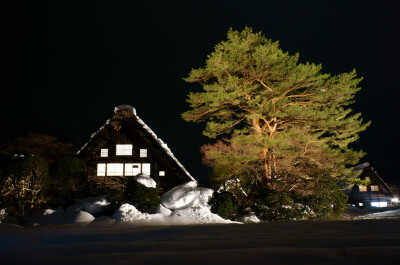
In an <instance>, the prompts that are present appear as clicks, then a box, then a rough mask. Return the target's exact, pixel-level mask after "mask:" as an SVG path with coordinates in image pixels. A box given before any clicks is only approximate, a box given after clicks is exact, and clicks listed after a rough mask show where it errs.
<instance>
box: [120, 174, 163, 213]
mask: <svg viewBox="0 0 400 265" xmlns="http://www.w3.org/2000/svg"><path fill="white" fill-rule="evenodd" d="M158 193H159V192H158V188H148V187H146V186H144V185H143V184H141V183H138V182H137V181H136V180H135V179H134V178H133V177H128V178H127V181H126V189H125V191H124V202H125V203H129V204H132V205H133V206H135V207H136V209H138V210H139V211H141V212H144V213H152V212H154V211H155V209H156V208H157V206H158V205H159V204H160V197H159V196H158Z"/></svg>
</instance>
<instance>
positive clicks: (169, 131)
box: [0, 0, 400, 184]
mask: <svg viewBox="0 0 400 265" xmlns="http://www.w3.org/2000/svg"><path fill="white" fill-rule="evenodd" d="M394 3H395V1H365V0H364V1H329V3H328V1H262V0H260V1H248V0H247V1H233V0H231V1H216V0H215V1H182V2H179V1H159V2H157V1H146V2H145V1H26V2H23V1H12V2H11V3H9V4H8V5H4V4H1V6H0V10H1V11H0V12H1V14H0V15H1V26H0V27H1V39H0V40H1V42H0V43H1V46H0V51H1V52H0V54H1V58H0V59H1V63H0V67H1V68H0V71H1V74H0V77H1V79H0V82H1V83H0V84H1V94H0V111H1V114H2V115H1V117H2V118H1V130H0V140H1V141H6V140H9V139H12V138H14V137H17V136H21V135H26V134H27V133H28V132H41V133H48V134H52V135H55V136H57V137H58V138H60V139H61V140H64V141H79V142H81V143H84V142H85V141H86V140H88V139H89V137H90V135H91V133H93V132H94V131H96V130H97V129H98V128H99V127H100V126H101V125H102V124H103V123H104V122H105V120H106V119H107V118H109V117H110V116H111V115H112V113H113V108H114V106H116V105H119V104H129V105H132V106H134V107H135V108H136V110H137V113H138V116H139V117H141V118H142V119H143V120H144V121H145V122H146V123H147V124H148V125H149V127H150V128H152V129H153V130H154V131H155V133H156V134H158V136H159V137H160V138H161V139H163V140H164V141H165V142H166V143H168V145H169V147H170V148H171V149H172V151H173V152H174V154H175V156H177V158H178V159H179V160H180V161H181V162H182V164H183V165H185V167H186V168H187V169H188V170H189V172H191V173H192V175H193V176H194V177H195V178H197V179H198V180H200V181H201V182H206V180H207V178H206V174H207V170H206V169H205V168H204V167H203V166H201V156H200V154H199V151H198V149H199V147H200V146H201V145H202V144H204V143H207V142H209V139H207V138H205V137H204V136H202V134H201V131H202V128H203V127H204V124H191V123H186V122H184V121H183V120H182V119H181V118H180V114H181V113H182V112H184V111H185V110H187V109H188V105H187V103H186V102H185V99H186V95H187V93H188V92H189V91H194V90H196V89H198V88H199V86H198V85H196V84H187V83H185V82H184V81H183V80H182V78H183V77H185V76H187V74H188V73H189V72H190V69H191V68H197V67H201V66H203V65H204V62H205V59H206V56H207V54H210V53H211V52H212V50H213V47H214V46H215V45H216V44H217V43H218V42H220V41H221V40H224V39H225V38H226V32H227V30H228V29H229V28H230V27H232V28H233V29H237V30H242V29H244V27H245V26H250V27H253V29H254V30H255V31H262V32H263V33H264V34H265V35H266V36H267V37H268V38H270V39H272V40H279V41H280V45H281V48H282V49H283V50H285V51H289V52H290V53H295V52H300V60H301V62H306V61H310V62H314V63H321V64H322V65H323V67H324V72H328V73H332V74H339V73H342V72H348V71H351V70H352V69H353V68H356V70H357V72H358V74H359V75H360V76H363V77H364V80H363V81H362V83H361V86H362V87H363V89H362V90H361V91H360V92H359V93H358V94H357V96H356V103H355V104H354V106H353V109H354V110H355V111H356V112H362V113H363V117H364V119H365V120H371V121H372V125H371V126H370V127H369V128H368V130H367V131H366V132H364V133H362V134H361V138H360V140H359V141H358V142H357V143H356V144H354V145H353V146H354V148H356V149H363V150H364V151H366V152H368V155H367V156H366V157H365V158H364V159H363V160H362V162H364V161H369V162H370V163H371V164H372V166H374V167H375V168H376V169H377V170H378V173H380V175H381V176H382V177H384V178H385V179H387V180H389V182H392V183H397V184H400V183H399V178H398V177H397V174H398V171H397V170H396V169H397V164H398V162H397V159H398V147H399V144H398V137H397V135H398V131H397V125H398V123H399V117H398V113H399V111H398V110H397V109H398V106H399V97H398V95H399V92H398V91H399V81H398V77H399V74H398V71H399V67H398V65H399V63H398V62H399V53H398V47H399V41H398V38H397V37H398V31H399V27H398V22H399V16H398V12H397V10H396V8H395V6H394Z"/></svg>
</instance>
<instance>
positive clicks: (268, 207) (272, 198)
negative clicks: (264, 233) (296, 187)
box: [251, 186, 307, 222]
mask: <svg viewBox="0 0 400 265" xmlns="http://www.w3.org/2000/svg"><path fill="white" fill-rule="evenodd" d="M251 197H252V198H251V201H252V202H253V205H251V209H252V210H253V211H254V213H255V215H256V216H257V217H258V218H259V219H260V220H262V221H268V222H270V221H284V220H302V219H305V218H307V214H306V212H305V211H304V207H303V206H302V205H301V204H296V203H295V201H294V199H293V198H292V197H291V196H290V195H289V194H288V193H285V192H279V191H276V190H273V189H269V188H268V187H260V186H255V187H254V188H253V191H252V193H251Z"/></svg>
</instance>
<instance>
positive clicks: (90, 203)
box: [82, 197, 110, 214]
mask: <svg viewBox="0 0 400 265" xmlns="http://www.w3.org/2000/svg"><path fill="white" fill-rule="evenodd" d="M109 204H110V203H109V202H108V201H107V200H106V198H104V197H96V198H87V199H84V200H83V201H82V206H83V209H84V210H85V211H86V212H88V213H90V214H96V213H99V212H101V211H102V210H103V207H104V206H107V205H109Z"/></svg>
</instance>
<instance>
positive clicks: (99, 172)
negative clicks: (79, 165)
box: [96, 163, 107, 177]
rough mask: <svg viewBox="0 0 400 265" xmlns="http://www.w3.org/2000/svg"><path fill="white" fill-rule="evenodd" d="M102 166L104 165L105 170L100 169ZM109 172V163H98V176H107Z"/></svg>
mask: <svg viewBox="0 0 400 265" xmlns="http://www.w3.org/2000/svg"><path fill="white" fill-rule="evenodd" d="M100 166H101V167H102V168H103V166H104V171H100V170H99V169H100ZM106 173H107V164H106V163H98V164H97V171H96V176H98V177H105V176H106Z"/></svg>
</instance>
